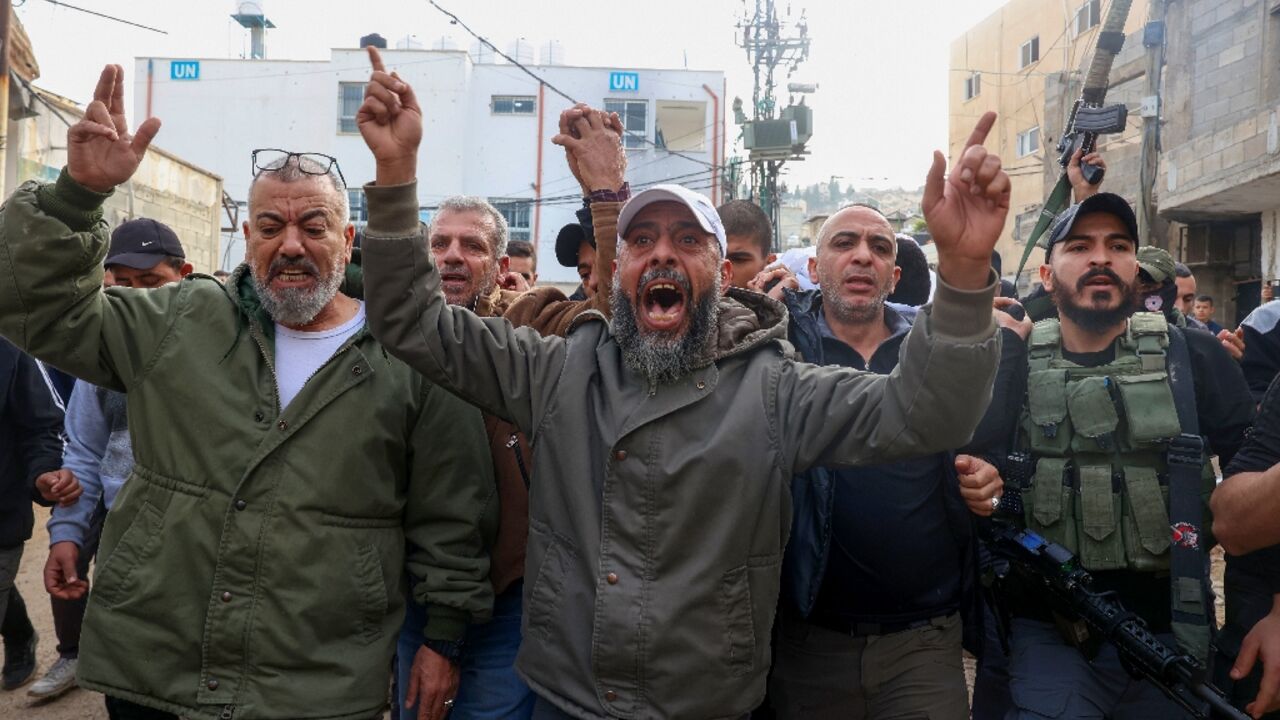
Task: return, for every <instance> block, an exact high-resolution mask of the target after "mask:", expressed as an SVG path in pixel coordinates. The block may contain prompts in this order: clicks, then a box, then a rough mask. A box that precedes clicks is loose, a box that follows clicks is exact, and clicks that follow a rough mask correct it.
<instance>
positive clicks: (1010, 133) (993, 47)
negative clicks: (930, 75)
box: [949, 0, 1148, 273]
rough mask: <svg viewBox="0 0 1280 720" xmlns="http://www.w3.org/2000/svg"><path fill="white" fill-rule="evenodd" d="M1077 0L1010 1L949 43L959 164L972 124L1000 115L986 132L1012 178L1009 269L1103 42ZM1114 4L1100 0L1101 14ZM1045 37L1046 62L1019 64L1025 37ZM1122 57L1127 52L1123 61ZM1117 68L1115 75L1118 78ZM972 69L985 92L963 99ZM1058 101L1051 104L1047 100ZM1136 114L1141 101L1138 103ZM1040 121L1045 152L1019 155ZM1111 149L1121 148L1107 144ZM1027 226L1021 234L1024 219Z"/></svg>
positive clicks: (1135, 18) (1136, 20) (1140, 1)
mask: <svg viewBox="0 0 1280 720" xmlns="http://www.w3.org/2000/svg"><path fill="white" fill-rule="evenodd" d="M1082 4H1083V3H1082V2H1079V1H1078V0H1069V1H1068V2H1062V1H1061V0H1010V2H1008V3H1007V4H1006V5H1005V6H1004V7H1002V8H1000V9H999V10H997V11H996V12H994V13H993V14H992V15H991V16H989V17H988V18H986V19H985V20H983V21H982V22H980V23H978V24H977V25H975V26H973V27H972V28H970V29H969V30H968V31H966V32H965V33H964V34H963V35H961V36H960V37H958V38H956V40H954V41H953V42H952V44H951V67H950V74H949V80H950V106H951V112H950V117H951V121H950V133H949V137H950V144H949V147H950V162H951V163H952V164H954V163H955V162H956V161H957V160H958V159H959V158H960V154H961V152H962V151H963V149H964V142H965V140H966V139H967V138H968V137H969V133H970V132H971V131H972V129H973V125H974V123H976V122H977V119H978V118H979V117H981V116H982V114H983V113H984V112H987V111H989V110H994V111H995V112H997V113H999V116H1000V117H999V119H998V120H997V124H996V127H995V128H994V129H993V130H992V133H991V136H990V137H989V138H988V142H987V148H988V149H990V150H993V151H996V152H998V153H999V154H1000V157H1001V159H1002V160H1003V161H1004V165H1005V168H1006V169H1007V170H1008V171H1009V174H1010V176H1011V178H1012V180H1013V193H1012V197H1011V204H1010V212H1009V219H1008V221H1007V222H1006V224H1005V230H1004V233H1002V234H1001V237H1000V241H999V244H998V245H997V248H996V249H997V250H998V251H999V252H1000V253H1001V255H1002V257H1003V261H1004V267H1005V268H1006V269H1007V271H1008V272H1009V273H1012V272H1013V270H1014V269H1016V268H1017V264H1018V261H1019V260H1020V259H1021V255H1022V250H1023V247H1024V245H1023V244H1022V243H1021V242H1019V241H1018V240H1017V239H1016V236H1017V235H1019V234H1021V235H1022V236H1025V234H1026V232H1029V230H1030V226H1031V225H1034V222H1035V215H1036V213H1038V211H1039V208H1040V206H1041V204H1042V203H1043V202H1044V199H1045V198H1046V197H1047V196H1048V194H1049V191H1050V190H1051V189H1052V187H1053V183H1054V182H1056V181H1057V177H1058V173H1059V172H1060V169H1059V167H1058V165H1057V158H1056V156H1055V153H1054V152H1053V148H1054V146H1055V145H1056V144H1057V141H1058V134H1059V132H1060V130H1061V128H1062V125H1063V124H1064V122H1065V119H1066V114H1067V112H1068V111H1070V108H1071V103H1072V102H1074V101H1075V99H1076V96H1077V95H1078V93H1079V84H1078V83H1079V80H1080V78H1081V76H1082V73H1080V72H1079V71H1080V70H1081V69H1082V68H1085V69H1087V67H1088V64H1089V60H1090V58H1091V57H1092V53H1093V47H1094V44H1095V43H1096V41H1097V35H1098V27H1094V28H1092V29H1090V30H1088V31H1086V32H1084V33H1081V34H1079V35H1077V34H1075V33H1074V31H1073V29H1072V27H1071V24H1072V22H1073V20H1074V18H1075V13H1076V10H1077V9H1079V8H1080V6H1081V5H1082ZM1109 7H1110V3H1107V2H1103V3H1102V12H1103V13H1104V15H1103V17H1104V18H1105V12H1106V10H1107V9H1108V8H1109ZM1147 7H1148V5H1147V2H1146V0H1134V2H1133V5H1132V7H1131V9H1130V11H1129V17H1128V20H1127V22H1126V24H1125V32H1126V34H1130V35H1132V34H1133V33H1135V32H1138V31H1139V30H1140V28H1141V27H1142V25H1143V24H1144V23H1145V22H1146V16H1147ZM1037 35H1038V36H1039V38H1040V60H1039V62H1036V63H1033V64H1032V65H1030V66H1029V67H1026V68H1020V67H1019V66H1020V62H1021V59H1020V55H1019V51H1020V48H1021V46H1022V44H1023V43H1024V42H1026V41H1027V40H1029V39H1030V38H1031V37H1033V36H1037ZM1140 46H1141V43H1140V41H1139V40H1137V39H1134V38H1133V37H1131V38H1130V39H1129V40H1128V41H1127V42H1126V46H1125V51H1124V53H1125V54H1128V53H1133V52H1134V51H1135V47H1136V48H1137V52H1139V53H1140V52H1141V47H1140ZM1120 62H1123V58H1122V59H1121V60H1120ZM1120 62H1117V64H1116V65H1117V67H1113V77H1116V73H1115V72H1114V70H1116V69H1118V66H1119V65H1120ZM972 71H979V72H981V74H982V89H981V93H980V94H979V95H978V96H977V97H974V98H972V99H970V100H965V98H964V90H965V80H966V78H968V77H969V75H970V73H971V72H972ZM1064 71H1070V72H1071V79H1073V80H1074V82H1075V85H1074V87H1068V85H1069V84H1070V83H1066V82H1064V81H1063V80H1062V79H1061V77H1060V74H1061V73H1063V72H1064ZM1049 102H1052V108H1050V107H1047V106H1046V105H1047V103H1049ZM1131 110H1134V111H1135V112H1134V114H1135V115H1136V107H1132V108H1131ZM1036 126H1039V127H1040V150H1039V151H1038V152H1035V153H1032V154H1030V155H1026V156H1023V157H1019V156H1018V154H1017V139H1018V134H1019V133H1021V132H1024V131H1026V130H1028V129H1030V128H1032V127H1036ZM1137 133H1138V125H1137V123H1134V122H1131V124H1130V130H1129V131H1128V132H1126V133H1125V134H1124V135H1123V136H1121V137H1120V138H1119V139H1118V141H1111V142H1113V143H1114V142H1118V143H1120V145H1121V146H1123V145H1127V144H1129V143H1133V142H1135V139H1136V136H1137ZM1103 150H1104V151H1105V152H1108V162H1110V153H1111V152H1118V151H1119V146H1117V147H1114V148H1112V147H1104V148H1103ZM1020 216H1021V218H1022V221H1021V224H1022V226H1023V228H1024V231H1023V232H1022V233H1018V232H1017V230H1018V226H1019V218H1020ZM1039 256H1040V253H1039V251H1036V252H1035V253H1034V254H1033V256H1032V259H1031V262H1030V263H1029V264H1028V267H1030V268H1032V269H1033V270H1034V268H1035V267H1036V266H1037V265H1038V263H1039V262H1040V259H1039Z"/></svg>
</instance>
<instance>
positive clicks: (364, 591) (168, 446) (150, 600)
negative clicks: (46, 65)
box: [0, 66, 495, 720]
mask: <svg viewBox="0 0 1280 720" xmlns="http://www.w3.org/2000/svg"><path fill="white" fill-rule="evenodd" d="M123 94H124V85H123V76H122V71H121V70H120V68H119V67H118V66H109V67H107V68H106V69H105V70H104V71H103V73H102V77H101V79H100V80H99V83H98V87H97V90H96V91H95V93H94V101H93V102H92V103H90V105H89V106H88V108H87V109H86V115H85V118H84V119H83V120H82V121H80V122H79V123H77V124H76V125H75V126H74V127H72V128H71V129H70V131H69V132H68V145H69V147H68V160H67V167H66V169H64V171H63V173H62V175H61V176H60V177H59V179H58V181H57V182H56V183H55V184H48V185H42V184H38V183H34V182H32V183H26V184H24V185H23V186H22V187H20V188H19V189H18V190H17V191H16V192H15V193H14V194H13V196H12V197H10V198H9V200H8V202H7V204H6V205H5V207H4V209H3V210H2V211H0V333H3V334H4V335H5V336H7V337H8V338H10V339H11V340H12V341H13V342H14V343H15V344H17V345H19V346H21V347H23V348H25V349H26V350H27V351H29V352H30V353H32V354H33V355H35V356H37V357H39V358H42V359H44V360H46V361H48V362H50V363H52V364H54V365H56V366H58V367H60V368H62V369H64V370H66V371H68V372H70V373H72V374H74V375H76V376H77V377H80V378H82V379H84V380H86V381H88V382H90V383H93V384H95V385H99V386H102V387H107V388H109V389H113V390H117V391H123V392H127V393H128V396H129V427H130V430H131V431H132V432H133V438H134V448H133V450H134V455H135V460H136V466H135V467H134V470H133V472H132V473H131V474H130V477H129V480H128V482H127V483H126V484H125V486H124V488H123V489H122V490H121V491H120V494H119V495H118V496H117V498H116V503H115V506H114V507H113V509H112V512H111V513H110V514H109V516H108V518H107V521H106V526H105V529H104V531H103V536H102V544H101V552H100V555H99V558H100V563H99V565H98V569H97V574H96V576H95V578H94V588H93V591H92V593H91V594H90V600H89V607H88V611H87V615H86V617H85V623H84V633H83V638H82V641H81V654H80V667H79V681H80V684H81V685H82V686H84V687H88V688H91V689H94V690H98V691H100V692H103V693H105V694H107V696H108V697H109V698H110V702H109V706H110V707H111V708H112V713H113V717H119V718H136V717H147V718H157V717H174V716H177V715H181V716H185V717H188V718H202V719H203V718H208V719H214V718H225V719H227V720H231V719H233V718H234V719H236V720H241V719H243V720H248V719H250V718H279V719H284V718H289V719H291V720H292V719H296V718H326V719H339V718H342V719H346V718H349V719H351V720H357V719H358V720H367V719H368V718H372V717H376V716H380V715H381V712H382V708H383V707H384V705H385V703H386V698H387V687H388V682H389V677H390V675H389V671H390V663H391V657H392V653H393V649H394V645H395V638H396V634H397V631H398V630H399V626H400V619H401V617H402V613H403V605H404V600H403V585H402V584H403V582H404V580H403V574H404V569H405V567H406V564H407V566H408V567H409V569H410V570H411V574H412V575H413V576H414V577H417V578H424V580H422V581H421V582H419V583H418V584H417V587H415V588H414V595H415V597H416V599H417V600H418V601H419V602H423V603H426V605H427V606H428V614H429V618H430V619H429V621H428V623H427V626H426V628H425V633H424V634H425V636H426V638H427V639H428V645H429V647H431V648H432V650H433V652H430V653H425V654H424V657H425V658H426V659H425V660H424V662H431V663H433V664H434V666H435V671H434V672H433V673H432V674H433V676H434V677H435V678H436V682H434V683H432V684H429V685H428V687H426V688H425V689H424V692H425V693H426V696H427V697H428V698H430V699H431V701H432V702H433V703H435V704H437V705H443V704H444V703H445V702H446V701H447V700H449V699H450V698H451V697H452V693H453V686H454V685H456V681H457V672H456V670H455V669H453V666H452V664H451V662H450V660H451V659H452V658H454V657H456V655H457V649H458V642H459V640H460V639H461V637H462V633H463V630H464V628H465V627H466V625H467V623H469V622H472V621H476V620H481V619H483V618H484V617H486V616H487V614H488V612H489V608H490V606H491V603H492V590H491V587H490V584H489V579H488V559H487V557H486V555H485V553H484V545H485V533H486V531H488V530H490V529H491V528H490V527H488V525H487V523H490V522H491V516H490V515H489V510H490V508H489V505H490V504H491V503H492V499H493V496H494V493H495V485H494V482H493V478H492V471H491V469H490V464H489V461H488V445H487V442H486V438H485V435H484V430H483V426H482V423H481V419H480V414H479V412H478V411H477V410H475V409H474V408H471V407H469V406H468V405H466V404H464V403H462V402H461V401H459V400H457V399H456V398H454V397H453V396H452V395H450V394H449V393H447V392H445V391H444V390H443V389H441V388H439V387H437V386H436V385H433V384H431V383H429V382H427V381H426V380H424V379H423V378H422V377H421V376H420V375H418V374H417V373H416V372H414V371H413V370H412V369H410V368H409V367H407V366H406V365H405V364H404V363H402V362H400V361H398V360H395V359H394V358H391V357H389V356H388V354H387V353H386V352H385V351H384V350H383V348H382V346H381V345H380V344H379V343H378V341H377V340H375V339H374V338H373V336H372V335H371V334H370V332H369V330H368V328H367V327H366V325H365V323H364V321H363V319H362V316H363V313H364V307H363V303H362V302H360V300H359V299H358V298H354V297H350V296H347V295H345V294H342V293H340V292H338V287H339V283H340V282H341V280H342V278H343V276H344V274H346V275H348V276H350V275H353V274H354V270H355V268H353V267H349V266H348V261H349V259H350V257H351V245H352V238H353V231H352V228H351V226H350V225H349V224H348V223H347V215H346V212H345V210H344V208H343V205H344V204H345V200H346V193H345V190H344V188H343V185H342V180H341V176H340V174H338V173H337V171H336V167H334V166H333V164H332V162H329V161H326V160H325V159H324V158H322V157H319V156H313V155H304V156H301V157H299V156H297V155H295V154H288V155H284V156H279V157H276V158H273V159H271V160H269V161H268V160H266V159H265V158H263V157H261V156H259V157H258V158H257V163H256V164H257V166H258V168H259V172H258V173H257V176H256V178H255V181H254V185H253V187H252V189H251V191H250V197H249V215H250V218H249V222H248V223H247V226H246V230H247V236H248V252H247V263H246V265H243V266H241V267H240V268H238V269H237V270H236V271H235V273H234V274H233V275H232V276H231V277H230V278H229V280H228V282H227V284H226V286H225V287H224V286H223V285H222V284H221V283H219V282H218V281H216V280H215V279H214V278H212V277H208V276H198V275H193V276H188V277H187V278H186V279H184V280H183V281H182V282H180V283H175V284H172V285H169V286H166V287H163V288H158V289H154V290H137V289H131V288H111V289H109V290H106V291H103V289H102V259H103V255H104V253H105V252H106V249H107V244H108V238H107V228H106V225H105V224H104V223H103V221H102V217H101V209H100V208H101V205H102V203H103V201H104V200H105V199H106V197H107V196H109V195H110V193H111V192H112V188H113V187H115V186H116V185H119V184H121V183H124V182H126V181H127V180H128V179H129V177H130V176H131V175H132V174H133V173H134V172H135V171H136V169H137V167H138V164H139V162H140V161H141V160H142V157H143V154H144V152H145V151H146V148H147V145H148V143H149V142H150V140H151V139H152V137H154V135H155V134H156V132H157V130H158V129H159V122H158V121H157V120H154V119H151V120H148V121H146V122H144V123H143V124H142V125H141V126H140V127H139V128H138V130H137V134H136V135H134V136H130V135H129V133H128V126H127V124H126V121H125V117H124V111H123V104H124V98H123ZM352 279H356V280H358V278H352V277H348V280H352ZM349 285H358V283H349ZM406 548H408V549H407V550H406ZM406 555H407V557H406ZM157 711H158V712H157Z"/></svg>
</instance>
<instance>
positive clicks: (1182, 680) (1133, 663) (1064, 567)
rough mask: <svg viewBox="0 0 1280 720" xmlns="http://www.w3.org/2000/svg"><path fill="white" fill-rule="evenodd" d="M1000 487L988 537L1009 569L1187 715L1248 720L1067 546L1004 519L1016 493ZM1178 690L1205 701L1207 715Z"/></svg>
mask: <svg viewBox="0 0 1280 720" xmlns="http://www.w3.org/2000/svg"><path fill="white" fill-rule="evenodd" d="M1005 488H1006V489H1005V495H1004V497H1003V498H1002V499H1001V501H1000V507H999V514H1000V515H1002V516H1003V517H1001V518H998V519H993V521H992V523H991V538H990V540H991V548H992V551H993V552H995V553H996V554H997V555H999V556H1001V557H1004V558H1006V559H1008V560H1009V564H1010V568H1011V570H1012V571H1013V572H1016V573H1019V574H1020V575H1021V576H1022V577H1023V578H1024V579H1025V580H1027V581H1029V582H1031V583H1033V584H1035V585H1036V586H1037V587H1043V588H1044V589H1046V590H1047V591H1048V592H1049V593H1050V595H1051V596H1052V597H1053V598H1054V599H1055V600H1056V601H1057V604H1058V605H1059V606H1060V608H1061V609H1062V610H1063V611H1065V612H1066V613H1067V614H1069V615H1071V616H1074V617H1077V618H1079V619H1080V620H1082V621H1084V623H1085V624H1086V625H1088V626H1089V628H1091V629H1092V630H1094V631H1095V632H1097V633H1098V634H1099V635H1100V636H1102V637H1104V638H1106V639H1107V640H1108V641H1110V642H1111V644H1113V645H1115V647H1116V650H1118V651H1119V653H1120V662H1121V664H1123V665H1124V667H1125V669H1126V670H1128V671H1129V674H1130V675H1132V676H1134V677H1135V678H1145V679H1146V680H1148V681H1149V682H1151V684H1153V685H1155V686H1156V687H1158V688H1160V690H1161V691H1162V692H1164V694H1165V695H1167V696H1168V697H1169V698H1170V699H1171V700H1173V701H1174V702H1175V703H1177V704H1178V705H1180V706H1181V707H1182V708H1183V709H1184V710H1186V711H1187V712H1188V713H1190V714H1191V715H1192V716H1193V717H1196V718H1200V719H1201V720H1211V719H1212V718H1227V719H1228V720H1250V718H1249V716H1248V715H1245V714H1244V713H1243V712H1241V711H1239V710H1237V709H1236V708H1234V707H1232V705H1231V703H1230V702H1228V701H1227V698H1226V696H1225V695H1223V694H1222V691H1221V690H1219V689H1218V688H1216V687H1214V686H1213V685H1211V684H1209V683H1208V682H1207V681H1206V680H1205V675H1206V671H1205V668H1204V666H1203V665H1201V664H1200V662H1199V661H1198V660H1196V659H1195V658H1194V657H1192V656H1190V655H1186V654H1184V653H1179V652H1178V651H1177V650H1175V649H1173V648H1171V647H1169V646H1168V645H1166V644H1164V643H1163V642H1161V641H1160V639H1159V638H1157V637H1156V636H1155V635H1153V634H1152V633H1151V631H1150V630H1148V629H1147V625H1146V623H1145V622H1143V620H1142V618H1140V617H1138V616H1137V615H1134V614H1133V613H1132V612H1129V611H1128V610H1126V609H1125V608H1124V606H1123V605H1122V604H1121V603H1120V602H1119V601H1118V600H1117V599H1116V598H1115V597H1114V593H1110V592H1098V591H1095V590H1093V589H1092V585H1093V578H1092V577H1091V576H1090V575H1089V573H1088V571H1086V570H1085V569H1084V568H1083V567H1081V566H1080V560H1079V558H1077V557H1076V556H1075V555H1074V554H1073V553H1072V552H1071V551H1070V550H1068V549H1066V548H1065V547H1063V546H1061V545H1059V544H1057V543H1053V542H1049V541H1048V540H1046V539H1044V538H1043V537H1041V536H1040V535H1038V534H1036V533H1034V532H1032V531H1030V530H1024V529H1022V528H1019V527H1017V526H1016V525H1014V524H1013V523H1012V522H1010V520H1009V519H1007V518H1008V517H1009V516H1012V515H1017V516H1019V517H1020V516H1021V515H1022V494H1021V490H1020V489H1018V488H1016V487H1010V486H1008V485H1006V486H1005ZM1184 692H1185V693H1189V694H1190V695H1191V696H1192V697H1194V698H1198V699H1200V700H1201V701H1203V702H1205V703H1207V704H1208V708H1209V710H1208V713H1206V712H1205V710H1204V709H1203V707H1199V706H1197V705H1196V704H1195V703H1194V702H1193V701H1192V700H1191V699H1189V698H1187V697H1186V696H1185V695H1184Z"/></svg>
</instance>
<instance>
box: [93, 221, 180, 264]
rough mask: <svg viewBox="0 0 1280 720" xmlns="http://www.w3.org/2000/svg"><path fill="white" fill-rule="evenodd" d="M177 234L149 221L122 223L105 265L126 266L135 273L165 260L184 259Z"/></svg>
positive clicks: (161, 224)
mask: <svg viewBox="0 0 1280 720" xmlns="http://www.w3.org/2000/svg"><path fill="white" fill-rule="evenodd" d="M186 256H187V251H186V250H183V249H182V242H181V241H180V240H178V234H177V233H175V232H174V231H173V230H172V229H171V228H170V227H169V226H168V225H165V224H164V223H161V222H156V221H155V220H152V219H150V218H138V219H137V220H129V221H127V222H123V223H121V224H120V227H117V228H116V229H115V230H114V231H113V232H112V233H111V249H109V250H108V251H107V259H106V261H105V262H104V263H102V264H103V265H123V266H125V267H129V268H133V269H135V270H150V269H151V268H153V267H155V266H156V265H157V264H158V263H159V262H160V261H162V260H164V259H165V258H166V257H177V258H185V257H186Z"/></svg>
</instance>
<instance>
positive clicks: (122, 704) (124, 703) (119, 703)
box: [107, 695, 178, 720]
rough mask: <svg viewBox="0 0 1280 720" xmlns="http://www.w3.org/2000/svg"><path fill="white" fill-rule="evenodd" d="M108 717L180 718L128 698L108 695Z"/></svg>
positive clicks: (129, 719) (123, 719)
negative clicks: (123, 698)
mask: <svg viewBox="0 0 1280 720" xmlns="http://www.w3.org/2000/svg"><path fill="white" fill-rule="evenodd" d="M107 717H109V718H111V720H178V716H177V715H174V714H173V713H167V712H164V711H163V710H156V709H154V708H149V707H146V706H144V705H138V704H137V703H131V702H129V701H128V700H121V699H120V698H113V697H111V696H110V695H108V696H107Z"/></svg>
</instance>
